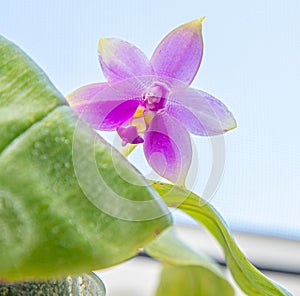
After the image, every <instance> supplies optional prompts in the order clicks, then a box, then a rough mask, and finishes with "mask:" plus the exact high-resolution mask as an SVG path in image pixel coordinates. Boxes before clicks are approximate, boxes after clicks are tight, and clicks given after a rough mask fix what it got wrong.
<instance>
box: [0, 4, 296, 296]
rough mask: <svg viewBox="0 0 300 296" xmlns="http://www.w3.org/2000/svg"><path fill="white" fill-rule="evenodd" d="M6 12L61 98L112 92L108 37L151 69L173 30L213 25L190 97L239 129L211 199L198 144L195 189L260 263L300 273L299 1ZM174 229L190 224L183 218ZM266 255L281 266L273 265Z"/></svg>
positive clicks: (204, 146)
mask: <svg viewBox="0 0 300 296" xmlns="http://www.w3.org/2000/svg"><path fill="white" fill-rule="evenodd" d="M0 9H1V12H2V13H1V18H0V34H2V35H3V36H4V37H6V38H8V39H10V40H11V41H13V42H15V43H17V44H18V45H19V46H20V47H21V48H23V49H24V50H25V51H26V52H27V53H28V54H29V55H30V56H31V57H32V58H33V59H34V60H35V61H36V62H37V63H38V64H39V65H40V66H41V67H42V68H43V69H44V70H45V72H46V73H47V74H48V76H49V77H50V79H51V80H52V82H53V83H54V84H55V85H56V87H57V88H58V89H59V90H60V91H61V92H62V93H63V94H67V93H69V92H71V91H72V90H74V89H76V88H78V87H80V86H83V85H85V84H88V83H93V82H100V81H104V77H103V75H102V73H101V70H100V67H99V65H98V59H97V44H98V39H99V38H100V37H117V38H121V39H125V40H127V41H130V42H132V43H134V44H135V45H137V46H138V47H139V48H140V49H142V50H143V51H144V52H145V53H146V54H147V55H148V56H149V57H150V56H151V54H152V52H153V50H154V48H155V47H156V45H157V44H158V43H159V41H160V40H161V39H162V38H163V37H164V36H165V35H166V34H167V33H168V32H169V31H171V30H172V29H173V28H175V27H176V26H178V25H180V24H182V23H185V22H188V21H190V20H193V19H196V18H200V17H202V16H206V19H205V21H204V23H203V36H204V44H205V48H204V57H203V60H202V65H201V67H200V70H199V72H198V75H197V76H196V78H195V80H194V82H193V84H192V86H193V87H195V88H198V89H201V90H204V91H206V92H208V93H210V94H213V95H214V96H216V97H217V98H219V99H221V100H222V101H223V102H224V103H225V104H226V105H227V106H228V107H229V109H230V110H231V111H232V112H233V114H234V115H235V117H236V120H237V123H238V127H237V129H235V130H233V131H231V132H230V133H228V134H226V135H225V137H224V139H225V146H224V147H225V169H224V171H223V172H222V174H220V177H217V179H215V180H213V181H214V182H213V184H214V185H215V186H214V188H212V189H213V190H207V184H208V183H209V181H211V180H210V178H211V175H210V174H211V171H212V168H213V167H214V166H215V164H216V163H215V161H216V159H215V156H214V155H213V153H212V140H211V139H205V138H199V137H194V138H193V142H194V149H195V151H196V157H195V158H194V164H193V166H194V167H193V176H191V179H190V183H189V187H190V188H191V189H192V190H193V191H195V192H196V193H198V194H200V195H202V196H204V198H207V199H208V200H210V202H211V203H212V204H213V205H214V206H215V207H216V208H217V209H218V210H219V211H220V212H221V214H222V216H223V217H224V219H225V220H226V221H227V223H228V225H229V226H230V228H231V229H232V230H234V231H235V232H236V233H237V239H238V242H239V243H240V244H241V246H242V248H243V250H244V251H246V253H247V255H248V256H250V257H251V259H252V260H253V261H254V262H255V263H257V264H258V265H260V266H261V267H262V268H267V269H276V270H277V271H284V272H285V273H286V274H288V273H291V274H293V275H294V276H296V275H297V274H299V273H300V252H299V251H300V249H299V246H300V191H299V188H298V187H299V184H300V149H299V145H300V136H299V131H298V128H299V122H298V119H299V109H300V87H299V83H300V54H299V53H300V31H299V18H300V2H299V1H298V0H289V1H280V0H273V1H271V0H269V1H267V0H253V1H238V0H227V1H221V0H209V1H208V0H206V1H203V0H185V1H182V0H173V1H168V0H165V1H159V0H152V1H138V0H125V1H117V0H107V1H104V0H87V1H74V0H73V1H71V0H64V1H58V0H52V1H38V0H35V1H34V0H26V1H21V0H19V1H18V0H10V1H1V2H0ZM104 136H105V137H106V138H107V139H108V140H109V141H112V142H113V141H114V136H113V135H107V134H105V135H104ZM219 140H220V142H219V143H220V145H222V141H223V139H219ZM219 140H216V141H217V143H218V141H219ZM213 141H215V140H213ZM222 147H223V146H222ZM222 147H221V148H220V151H221V153H223V152H222V151H223V148H222ZM134 153H135V155H133V156H132V161H133V162H135V164H136V166H137V167H138V168H139V169H140V170H141V171H142V172H143V173H144V174H146V175H149V176H152V174H153V173H152V172H150V171H149V168H148V167H147V165H146V162H145V160H144V159H143V156H142V152H141V149H140V151H139V150H137V151H135V152H134ZM221 164H222V163H221ZM220 168H221V169H222V168H223V166H222V165H221V166H220ZM195 171H196V174H194V172H195ZM195 176H196V177H195ZM176 221H178V222H179V224H188V225H189V224H193V223H192V222H191V221H188V220H187V219H186V218H185V217H184V216H183V215H181V214H180V213H177V214H176ZM191 229H192V228H191ZM191 236H192V237H193V235H191ZM200 236H201V234H200ZM187 239H188V240H190V241H191V243H192V244H193V243H194V244H196V243H195V241H194V239H192V238H187ZM206 241H207V246H209V244H210V242H209V239H207V240H206ZM199 245H201V246H202V247H203V246H204V249H205V248H206V249H207V250H208V251H211V250H212V249H211V248H210V247H206V245H205V244H204V243H199ZM270 249H272V250H273V253H274V256H273V257H270V259H269V260H268V262H266V260H265V259H266V258H267V257H268V255H270ZM287 250H289V251H287ZM211 252H213V251H211ZM217 253H218V252H217V251H216V253H213V254H212V255H213V256H215V257H216V258H217V259H218V255H217ZM271 253H272V252H271ZM279 258H280V259H281V261H280V260H279ZM283 258H285V260H282V259H283ZM220 260H222V259H220ZM278 260H279V261H278ZM298 282H299V278H298ZM299 285H300V284H299ZM295 289H296V288H295ZM299 294H300V292H299ZM124 295H125V294H124ZM132 295H133V294H132ZM143 295H146V294H143Z"/></svg>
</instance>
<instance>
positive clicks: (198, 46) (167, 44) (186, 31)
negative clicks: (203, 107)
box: [151, 18, 203, 84]
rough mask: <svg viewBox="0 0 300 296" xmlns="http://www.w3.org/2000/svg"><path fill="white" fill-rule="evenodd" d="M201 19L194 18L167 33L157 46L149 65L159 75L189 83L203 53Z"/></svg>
mask: <svg viewBox="0 0 300 296" xmlns="http://www.w3.org/2000/svg"><path fill="white" fill-rule="evenodd" d="M202 21H203V18H202V19H200V20H194V21H192V22H189V23H186V24H184V25H181V26H180V27H178V28H176V29H174V30H173V31H172V32H171V33H169V34H168V35H167V36H166V37H165V38H164V39H163V40H162V41H161V43H160V44H159V45H158V46H157V48H156V50H155V52H154V54H153V56H152V58H151V65H152V67H153V70H154V72H155V73H156V74H157V75H159V76H167V77H172V78H175V79H178V80H180V81H182V82H185V83H187V84H190V83H191V82H192V81H193V79H194V77H195V75H196V73H197V71H198V69H199V66H200V63H201V59H202V54H203V39H202Z"/></svg>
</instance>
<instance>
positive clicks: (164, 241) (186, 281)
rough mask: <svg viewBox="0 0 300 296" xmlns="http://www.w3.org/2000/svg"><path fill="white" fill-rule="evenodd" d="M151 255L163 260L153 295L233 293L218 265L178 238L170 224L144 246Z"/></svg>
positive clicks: (213, 295)
mask: <svg viewBox="0 0 300 296" xmlns="http://www.w3.org/2000/svg"><path fill="white" fill-rule="evenodd" d="M145 250H146V252H147V253H148V254H149V255H151V256H152V257H153V258H156V259H158V260H160V261H161V262H163V268H162V272H161V279H160V283H159V286H158V289H157V291H156V296H168V295H170V296H177V295H178V296H181V295H189V296H202V295H203V296H219V295H220V291H222V295H223V296H231V295H234V291H233V288H232V287H231V285H230V284H229V283H228V282H227V280H226V279H225V278H224V275H223V274H222V272H221V270H220V269H219V267H218V266H217V265H216V264H215V263H214V262H212V261H211V260H210V259H209V258H206V257H205V256H203V255H201V254H198V253H196V252H195V251H194V250H192V249H190V248H189V247H188V246H187V245H185V244H184V243H183V242H182V241H180V240H179V239H178V238H177V237H176V235H175V233H174V229H173V228H168V229H166V230H165V231H163V232H162V233H161V234H160V235H159V236H158V238H157V239H155V240H154V241H152V242H151V243H150V244H149V245H147V246H146V248H145Z"/></svg>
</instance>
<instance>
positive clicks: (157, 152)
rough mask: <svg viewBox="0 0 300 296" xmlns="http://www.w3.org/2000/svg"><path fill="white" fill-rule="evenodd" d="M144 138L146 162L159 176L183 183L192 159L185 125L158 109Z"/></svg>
mask: <svg viewBox="0 0 300 296" xmlns="http://www.w3.org/2000/svg"><path fill="white" fill-rule="evenodd" d="M144 140H145V143H144V153H145V156H146V158H147V161H148V163H149V165H150V166H151V167H152V168H153V169H154V170H155V171H156V172H157V173H158V174H159V175H160V176H162V177H164V178H166V179H168V180H170V181H172V182H173V183H176V184H179V185H183V184H184V182H185V178H186V175H187V173H188V170H189V167H190V164H191V158H192V146H191V140H190V136H189V134H188V132H187V131H186V129H185V128H184V126H183V125H182V124H181V123H180V122H179V121H177V120H176V119H174V118H173V117H171V116H169V115H168V114H167V113H166V112H158V113H157V114H156V115H155V117H154V118H153V119H152V121H151V123H150V126H149V128H148V130H147V131H146V132H145V137H144Z"/></svg>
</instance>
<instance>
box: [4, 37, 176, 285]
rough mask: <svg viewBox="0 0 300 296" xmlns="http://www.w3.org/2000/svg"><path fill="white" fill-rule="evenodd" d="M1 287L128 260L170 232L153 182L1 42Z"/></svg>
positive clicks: (27, 62)
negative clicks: (164, 230) (9, 283)
mask: <svg viewBox="0 0 300 296" xmlns="http://www.w3.org/2000/svg"><path fill="white" fill-rule="evenodd" d="M0 132H1V137H0V262H1V264H0V279H5V280H19V279H22V280H23V279H24V278H28V279H29V278H35V279H38V278H48V277H58V276H66V275H67V274H70V275H73V274H79V273H84V272H88V271H90V270H92V269H100V268H104V267H107V266H111V265H113V264H117V263H119V262H121V261H123V260H126V259H128V258H130V257H131V256H133V255H134V254H136V253H137V251H138V249H139V248H140V247H143V246H144V245H146V244H147V243H149V242H150V241H151V240H152V239H154V238H155V237H156V235H157V234H158V233H159V232H161V231H162V230H163V229H165V228H166V227H168V226H169V225H170V224H171V218H170V215H169V213H168V211H167V208H166V206H165V204H164V203H162V202H160V201H159V200H158V199H157V197H158V196H157V194H156V193H155V192H154V190H153V189H152V187H151V186H149V185H148V183H147V181H146V180H145V179H144V178H143V177H142V176H141V175H140V174H139V173H138V172H137V171H136V170H135V169H134V168H133V167H132V166H131V165H130V164H129V163H128V162H127V161H126V159H125V158H124V157H123V156H121V155H120V154H119V153H118V152H117V151H115V150H114V149H112V148H111V146H109V145H108V144H107V143H106V142H104V140H103V139H102V138H100V137H99V136H98V135H97V134H96V133H95V132H94V131H93V130H92V129H90V128H89V127H88V126H87V125H86V124H85V123H83V122H82V121H80V120H79V118H78V117H77V115H76V114H75V113H74V112H73V111H72V110H71V109H70V108H69V106H67V105H66V101H65V100H64V98H63V97H62V95H60V94H59V92H58V91H57V90H56V89H55V88H54V87H53V85H52V84H51V83H50V82H49V80H48V78H47V77H46V76H45V74H44V73H43V72H42V70H41V69H40V68H39V67H38V66H36V64H35V63H34V62H33V61H32V60H31V59H30V58H29V57H28V56H26V54H24V53H23V52H22V51H21V50H20V49H19V48H17V47H16V46H15V45H13V44H12V43H10V42H9V41H7V40H6V39H4V38H2V37H0Z"/></svg>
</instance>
